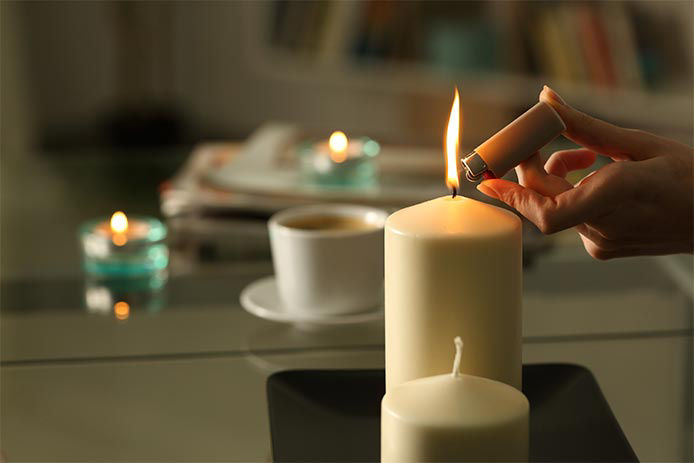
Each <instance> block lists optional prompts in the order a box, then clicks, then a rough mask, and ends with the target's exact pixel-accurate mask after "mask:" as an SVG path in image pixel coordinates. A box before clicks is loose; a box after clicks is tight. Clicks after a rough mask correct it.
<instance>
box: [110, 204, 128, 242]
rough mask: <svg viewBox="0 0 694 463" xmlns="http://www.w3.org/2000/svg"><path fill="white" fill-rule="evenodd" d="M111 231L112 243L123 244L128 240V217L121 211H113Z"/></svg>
mask: <svg viewBox="0 0 694 463" xmlns="http://www.w3.org/2000/svg"><path fill="white" fill-rule="evenodd" d="M111 232H112V233H113V238H112V241H113V244H115V245H116V246H123V245H124V244H125V243H127V242H128V237H127V236H126V233H127V232H128V217H127V216H126V215H125V213H124V212H122V211H117V212H114V213H113V215H112V216H111Z"/></svg>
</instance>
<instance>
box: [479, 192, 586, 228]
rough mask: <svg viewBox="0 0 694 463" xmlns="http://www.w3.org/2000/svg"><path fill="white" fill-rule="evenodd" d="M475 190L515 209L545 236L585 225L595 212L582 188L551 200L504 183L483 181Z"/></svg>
mask: <svg viewBox="0 0 694 463" xmlns="http://www.w3.org/2000/svg"><path fill="white" fill-rule="evenodd" d="M477 189H478V190H479V191H481V192H482V193H484V194H485V195H487V196H490V197H492V198H495V199H498V200H499V201H502V202H504V203H506V204H507V205H509V206H511V207H512V208H514V209H516V210H517V211H518V212H520V213H521V214H522V215H523V216H524V217H525V218H526V219H528V220H530V221H531V222H532V223H534V224H535V226H536V227H537V228H539V229H540V231H541V232H542V233H545V234H551V233H555V232H558V231H560V230H564V229H567V228H571V227H575V226H576V225H579V224H581V223H583V222H586V221H587V220H588V216H589V215H590V214H591V211H593V210H594V209H595V207H594V206H595V201H594V200H593V199H592V198H591V197H590V196H588V195H587V193H588V190H587V188H584V187H576V188H571V189H569V190H567V191H564V192H563V193H560V194H559V195H557V196H555V197H551V196H543V195H541V194H540V193H538V192H536V191H534V190H532V189H530V188H525V187H523V186H521V185H518V184H517V183H514V182H509V181H508V180H501V179H494V180H485V181H484V182H482V183H480V184H479V185H477Z"/></svg>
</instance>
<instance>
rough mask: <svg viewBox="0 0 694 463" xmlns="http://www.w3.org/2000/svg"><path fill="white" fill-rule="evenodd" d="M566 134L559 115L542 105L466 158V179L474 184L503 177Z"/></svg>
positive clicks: (502, 130)
mask: <svg viewBox="0 0 694 463" xmlns="http://www.w3.org/2000/svg"><path fill="white" fill-rule="evenodd" d="M564 130H566V125H565V124H564V121H562V119H561V117H559V114H557V112H556V111H555V110H554V108H552V106H550V105H549V104H547V103H545V102H543V101H541V102H539V103H537V104H536V105H535V106H533V107H532V108H530V109H529V110H527V111H526V112H524V113H523V114H521V115H520V116H519V117H518V118H517V119H516V120H514V121H513V122H511V123H510V124H509V125H507V126H506V127H504V128H503V129H501V130H500V131H498V132H497V133H495V134H494V135H493V136H492V137H491V138H489V139H488V140H487V141H485V142H484V143H482V144H481V145H480V146H478V147H477V148H475V150H474V151H473V152H472V153H470V154H468V155H467V156H466V157H464V158H463V159H462V160H461V163H462V164H463V169H464V170H465V176H466V177H467V179H468V180H470V181H471V182H476V181H478V180H479V179H481V178H482V177H483V176H485V174H487V175H488V174H490V173H491V174H492V175H493V177H497V178H500V177H503V176H504V175H505V174H506V172H508V171H509V170H511V169H513V168H514V167H516V166H517V165H518V164H520V163H521V162H523V161H524V160H526V159H528V158H529V157H530V156H532V155H533V154H534V153H535V152H536V151H537V150H539V149H540V148H542V147H543V146H545V145H546V144H547V143H549V142H550V141H552V140H554V139H555V138H556V137H557V136H559V134H560V133H562V132H563V131H564Z"/></svg>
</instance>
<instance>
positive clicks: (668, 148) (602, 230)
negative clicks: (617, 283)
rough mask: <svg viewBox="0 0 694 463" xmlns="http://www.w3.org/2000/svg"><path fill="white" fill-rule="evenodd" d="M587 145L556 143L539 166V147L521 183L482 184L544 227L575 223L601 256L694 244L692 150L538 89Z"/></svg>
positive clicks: (524, 166) (670, 250)
mask: <svg viewBox="0 0 694 463" xmlns="http://www.w3.org/2000/svg"><path fill="white" fill-rule="evenodd" d="M540 101H544V102H546V103H549V104H550V105H552V107H553V108H554V109H555V110H556V111H557V113H559V116H560V117H561V118H562V119H563V120H564V123H565V124H566V131H565V132H564V135H565V136H566V137H567V138H569V139H571V140H573V141H574V142H576V143H578V144H579V145H581V146H582V147H583V148H578V149H570V150H563V151H557V152H556V153H554V154H552V156H550V158H549V159H548V160H547V162H546V163H545V165H544V167H543V166H542V161H541V159H540V156H539V154H538V153H535V154H534V155H533V156H531V157H530V158H529V159H527V160H526V161H524V162H523V163H521V164H520V165H519V166H518V167H517V168H516V173H517V174H518V181H519V183H520V184H517V183H514V182H509V181H507V180H501V179H494V180H485V181H484V182H482V183H481V184H479V185H478V186H477V189H478V190H479V191H481V192H482V193H484V194H486V195H487V196H491V197H492V198H496V199H499V200H501V201H503V202H504V203H506V204H508V205H509V206H511V207H513V208H515V209H516V210H518V212H520V213H521V214H522V215H523V216H525V217H526V218H527V219H528V220H530V221H531V222H533V223H534V224H535V225H536V226H537V227H538V228H539V229H540V230H541V231H542V232H543V233H545V234H552V233H555V232H557V231H560V230H564V229H567V228H571V227H575V229H576V231H577V232H578V233H579V235H580V237H581V240H583V245H584V247H585V248H586V251H587V252H588V254H590V255H591V256H592V257H594V258H596V259H601V260H602V259H610V258H614V257H626V256H637V255H661V254H675V253H683V252H689V253H691V252H692V251H694V179H693V177H694V150H693V149H692V148H691V147H689V146H686V145H683V144H681V143H678V142H675V141H673V140H668V139H666V138H662V137H659V136H657V135H653V134H651V133H647V132H643V131H641V130H634V129H625V128H621V127H617V126H614V125H612V124H609V123H607V122H604V121H601V120H599V119H595V118H593V117H590V116H588V115H587V114H584V113H582V112H580V111H577V110H576V109H574V108H572V107H571V106H569V105H567V104H566V103H565V102H564V101H563V100H562V99H561V98H560V97H559V95H557V94H556V92H554V91H553V90H552V89H550V88H549V87H546V86H545V88H544V89H543V90H542V92H541V93H540ZM598 153H599V154H602V155H605V156H609V157H610V158H612V159H613V160H614V161H618V162H613V163H610V164H608V165H606V166H604V167H601V168H600V169H598V170H597V171H595V172H593V173H591V174H590V175H588V176H586V177H585V178H583V179H582V180H581V181H580V182H578V183H577V184H576V185H575V186H574V185H571V184H570V183H569V182H568V181H567V180H566V179H565V177H566V174H567V173H569V172H570V171H573V170H578V169H585V168H587V167H590V166H591V165H593V163H594V162H595V159H596V156H597V154H598Z"/></svg>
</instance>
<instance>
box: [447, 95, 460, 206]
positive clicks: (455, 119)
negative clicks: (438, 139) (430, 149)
mask: <svg viewBox="0 0 694 463" xmlns="http://www.w3.org/2000/svg"><path fill="white" fill-rule="evenodd" d="M459 139H460V97H459V96H458V89H457V88H456V89H455V97H454V98H453V107H452V108H451V116H450V117H449V118H448V127H447V128H446V186H447V187H448V188H450V189H451V190H453V197H454V198H455V195H456V194H457V190H458V187H459V186H460V185H459V182H458V141H459Z"/></svg>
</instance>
